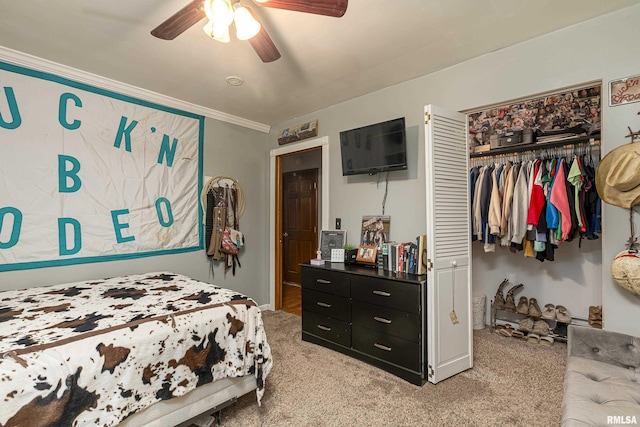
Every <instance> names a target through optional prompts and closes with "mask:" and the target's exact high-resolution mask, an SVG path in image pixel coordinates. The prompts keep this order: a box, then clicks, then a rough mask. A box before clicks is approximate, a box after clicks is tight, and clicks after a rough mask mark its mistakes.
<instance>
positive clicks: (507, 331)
mask: <svg viewBox="0 0 640 427" xmlns="http://www.w3.org/2000/svg"><path fill="white" fill-rule="evenodd" d="M514 331H515V329H513V328H512V327H511V326H505V327H504V328H502V329H498V330H496V332H497V333H498V334H500V335H502V336H503V337H511V336H512V335H513V332H514Z"/></svg>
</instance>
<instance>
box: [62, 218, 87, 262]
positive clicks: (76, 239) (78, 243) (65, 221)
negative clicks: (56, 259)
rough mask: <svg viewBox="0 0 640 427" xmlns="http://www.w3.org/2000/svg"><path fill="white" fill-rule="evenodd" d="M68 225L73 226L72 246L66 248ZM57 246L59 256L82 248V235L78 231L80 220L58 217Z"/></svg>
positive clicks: (75, 252)
mask: <svg viewBox="0 0 640 427" xmlns="http://www.w3.org/2000/svg"><path fill="white" fill-rule="evenodd" d="M67 225H70V226H71V227H72V228H73V247H72V248H71V249H69V248H67V228H66V226H67ZM58 247H59V248H60V256H64V255H73V254H77V253H78V252H80V249H81V248H82V235H81V233H80V222H79V221H78V220H77V219H75V218H58Z"/></svg>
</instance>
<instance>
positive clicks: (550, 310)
mask: <svg viewBox="0 0 640 427" xmlns="http://www.w3.org/2000/svg"><path fill="white" fill-rule="evenodd" d="M542 318H543V319H548V320H556V306H555V305H553V304H547V305H545V306H544V310H542Z"/></svg>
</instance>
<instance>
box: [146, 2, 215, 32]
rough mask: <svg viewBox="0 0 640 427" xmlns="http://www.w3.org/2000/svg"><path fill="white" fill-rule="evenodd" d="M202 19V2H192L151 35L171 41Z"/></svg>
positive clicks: (203, 15) (155, 29)
mask: <svg viewBox="0 0 640 427" xmlns="http://www.w3.org/2000/svg"><path fill="white" fill-rule="evenodd" d="M204 17H205V14H204V10H203V8H202V0H193V1H192V2H191V3H189V4H188V5H186V6H185V7H183V8H182V9H180V10H179V11H178V12H176V13H175V14H173V15H172V16H171V17H170V18H169V19H167V20H166V21H164V22H163V23H162V24H160V25H158V26H157V27H156V28H154V29H153V30H151V35H152V36H155V37H158V38H159V39H163V40H173V39H175V38H176V37H178V36H179V35H180V34H182V33H183V32H185V31H186V30H188V29H189V28H190V27H191V26H193V25H194V24H195V23H197V22H198V21H200V20H201V19H202V18H204Z"/></svg>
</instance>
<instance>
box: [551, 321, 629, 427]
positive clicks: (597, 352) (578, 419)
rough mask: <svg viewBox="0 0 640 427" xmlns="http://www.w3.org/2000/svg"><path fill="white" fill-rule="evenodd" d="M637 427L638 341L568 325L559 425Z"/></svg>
mask: <svg viewBox="0 0 640 427" xmlns="http://www.w3.org/2000/svg"><path fill="white" fill-rule="evenodd" d="M614 424H631V425H633V424H638V425H640V338H636V337H632V336H629V335H624V334H620V333H615V332H608V331H603V330H601V329H593V328H587V327H580V326H569V331H568V357H567V366H566V371H565V375H564V396H563V399H562V425H563V426H564V427H570V426H606V425H614Z"/></svg>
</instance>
